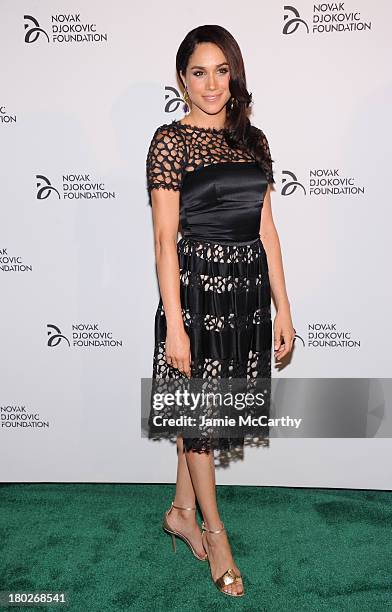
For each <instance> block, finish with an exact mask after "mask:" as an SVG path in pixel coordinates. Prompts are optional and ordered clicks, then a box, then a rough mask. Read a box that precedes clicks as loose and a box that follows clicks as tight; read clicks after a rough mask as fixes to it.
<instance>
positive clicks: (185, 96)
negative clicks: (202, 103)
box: [183, 85, 191, 114]
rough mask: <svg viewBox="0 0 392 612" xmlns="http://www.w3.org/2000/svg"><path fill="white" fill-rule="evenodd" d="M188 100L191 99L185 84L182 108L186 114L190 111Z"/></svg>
mask: <svg viewBox="0 0 392 612" xmlns="http://www.w3.org/2000/svg"><path fill="white" fill-rule="evenodd" d="M190 101H191V99H190V97H189V94H188V89H187V86H186V85H185V90H184V102H185V104H184V106H183V109H184V113H186V114H188V113H189V112H190V110H191V109H190V104H189V102H190Z"/></svg>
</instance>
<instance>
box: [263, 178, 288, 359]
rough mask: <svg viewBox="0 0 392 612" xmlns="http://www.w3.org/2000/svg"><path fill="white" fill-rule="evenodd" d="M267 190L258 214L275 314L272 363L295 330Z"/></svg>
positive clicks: (283, 351)
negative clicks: (273, 357)
mask: <svg viewBox="0 0 392 612" xmlns="http://www.w3.org/2000/svg"><path fill="white" fill-rule="evenodd" d="M270 191H271V187H270V185H268V187H267V192H266V194H265V197H264V203H263V208H262V211H261V220H260V232H259V233H260V239H261V241H262V243H263V245H264V248H265V251H266V254H267V261H268V271H269V274H268V275H269V281H270V286H271V292H272V297H273V300H274V303H275V308H276V311H277V312H276V317H275V320H274V349H275V361H277V360H280V359H281V358H282V357H284V356H285V355H287V354H288V353H289V352H290V351H291V350H292V348H293V342H294V336H295V330H294V328H293V323H292V320H291V312H290V302H289V298H288V296H287V291H286V283H285V277H284V271H283V261H282V252H281V248H280V241H279V236H278V232H277V230H276V227H275V223H274V220H273V217H272V208H271V195H270ZM282 338H283V341H282Z"/></svg>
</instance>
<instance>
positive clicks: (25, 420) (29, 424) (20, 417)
mask: <svg viewBox="0 0 392 612" xmlns="http://www.w3.org/2000/svg"><path fill="white" fill-rule="evenodd" d="M0 424H1V428H2V429H11V428H13V429H27V428H31V429H47V428H48V427H49V425H50V423H49V421H48V420H42V419H41V417H40V415H39V412H34V411H31V412H30V411H28V410H27V408H26V406H25V405H22V406H20V405H16V404H10V405H5V406H2V405H0Z"/></svg>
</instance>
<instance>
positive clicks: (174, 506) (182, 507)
mask: <svg viewBox="0 0 392 612" xmlns="http://www.w3.org/2000/svg"><path fill="white" fill-rule="evenodd" d="M171 505H172V507H173V508H178V509H179V510H196V506H193V507H192V508H184V506H176V505H175V504H174V503H173V502H172V503H171Z"/></svg>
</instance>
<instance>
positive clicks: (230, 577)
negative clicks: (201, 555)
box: [201, 521, 245, 597]
mask: <svg viewBox="0 0 392 612" xmlns="http://www.w3.org/2000/svg"><path fill="white" fill-rule="evenodd" d="M201 529H202V532H204V531H208V532H209V533H221V531H225V526H224V524H223V523H222V527H221V529H216V530H213V529H207V527H206V524H205V522H204V521H203V522H202V524H201ZM203 546H204V542H203ZM207 555H208V547H207ZM239 579H241V582H242V576H241V574H236V573H235V571H234V569H233V568H232V567H230V568H229V569H228V570H226V571H225V573H224V574H222V576H221V577H220V578H217V579H216V580H214V584H215V585H216V586H217V588H218V589H219V591H220V592H221V593H224V594H225V595H230V596H231V597H242V596H243V595H245V592H244V586H243V584H242V593H229V592H228V591H225V590H224V588H223V587H225V586H227V585H229V584H234V583H236V582H237V583H239Z"/></svg>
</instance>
